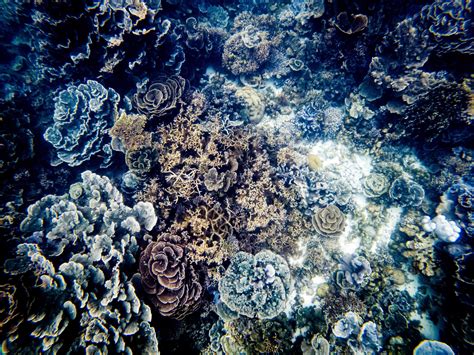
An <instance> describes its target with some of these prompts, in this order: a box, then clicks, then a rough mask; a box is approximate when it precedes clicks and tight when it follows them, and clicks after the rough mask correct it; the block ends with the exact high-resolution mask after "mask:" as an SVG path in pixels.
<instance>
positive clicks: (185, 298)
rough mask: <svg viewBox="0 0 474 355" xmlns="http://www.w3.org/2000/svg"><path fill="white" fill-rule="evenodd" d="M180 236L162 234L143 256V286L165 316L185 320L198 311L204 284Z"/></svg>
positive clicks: (141, 266) (149, 245) (141, 268)
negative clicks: (187, 255) (180, 242)
mask: <svg viewBox="0 0 474 355" xmlns="http://www.w3.org/2000/svg"><path fill="white" fill-rule="evenodd" d="M179 240H180V239H179V237H177V236H174V235H169V234H167V235H162V236H161V237H160V238H159V240H158V241H157V242H151V243H150V244H148V246H147V247H146V249H145V250H144V251H143V252H142V254H141V255H140V275H141V282H142V286H143V288H144V290H145V292H146V293H148V295H149V297H150V300H151V302H152V303H153V305H154V306H155V307H156V309H157V310H158V311H159V312H160V314H161V315H163V316H167V317H173V318H176V319H182V318H184V317H185V316H186V315H188V314H189V313H192V312H193V311H195V310H196V309H197V308H198V306H199V302H200V300H201V297H202V292H203V289H202V286H201V284H200V283H199V276H198V274H197V272H196V270H194V268H193V267H192V266H190V265H188V263H187V260H186V257H185V250H184V247H183V246H182V245H180V244H179Z"/></svg>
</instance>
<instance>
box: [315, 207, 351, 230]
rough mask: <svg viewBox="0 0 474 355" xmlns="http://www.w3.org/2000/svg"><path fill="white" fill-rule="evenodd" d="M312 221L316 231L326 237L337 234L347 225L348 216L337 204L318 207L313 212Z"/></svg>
mask: <svg viewBox="0 0 474 355" xmlns="http://www.w3.org/2000/svg"><path fill="white" fill-rule="evenodd" d="M312 221H313V227H314V229H315V230H316V232H318V233H319V234H321V235H323V236H325V237H330V236H337V235H339V234H341V233H342V232H343V231H344V229H345V227H346V216H344V214H343V213H342V212H341V210H340V209H339V208H338V207H337V206H336V205H329V206H327V207H324V208H318V209H317V210H316V211H314V213H313V219H312Z"/></svg>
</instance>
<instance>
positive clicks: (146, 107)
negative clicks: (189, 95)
mask: <svg viewBox="0 0 474 355" xmlns="http://www.w3.org/2000/svg"><path fill="white" fill-rule="evenodd" d="M185 88H186V80H184V79H183V78H182V77H180V76H170V77H169V78H162V79H161V80H160V81H157V82H155V83H153V84H151V85H150V87H149V88H148V89H146V91H145V92H138V93H136V94H135V95H134V97H133V101H134V103H135V106H136V107H137V110H138V111H139V112H140V113H143V114H146V115H150V116H155V117H160V116H164V115H166V114H167V113H168V112H169V111H170V110H172V109H174V108H175V107H176V105H177V104H178V101H179V100H180V98H181V96H182V95H183V93H184V89H185Z"/></svg>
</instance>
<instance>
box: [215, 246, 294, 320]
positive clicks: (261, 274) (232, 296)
mask: <svg viewBox="0 0 474 355" xmlns="http://www.w3.org/2000/svg"><path fill="white" fill-rule="evenodd" d="M290 281H291V279H290V270H289V268H288V264H287V263H286V261H285V260H284V259H283V258H282V257H281V256H279V255H277V254H274V253H273V252H271V251H269V250H263V251H261V252H259V253H257V254H256V255H251V254H248V253H245V252H239V253H237V254H236V255H235V256H234V257H233V258H232V260H231V264H230V266H229V267H228V268H227V271H226V273H225V275H224V277H223V278H222V279H221V280H220V281H219V292H220V294H221V298H222V301H223V302H224V303H225V304H226V305H227V306H228V307H229V308H230V309H231V310H233V311H235V312H237V313H239V314H241V315H245V316H247V317H251V318H254V317H256V318H260V319H270V318H273V317H276V316H277V315H278V314H280V313H281V312H282V311H283V310H284V308H285V305H286V301H287V300H288V293H289V290H290Z"/></svg>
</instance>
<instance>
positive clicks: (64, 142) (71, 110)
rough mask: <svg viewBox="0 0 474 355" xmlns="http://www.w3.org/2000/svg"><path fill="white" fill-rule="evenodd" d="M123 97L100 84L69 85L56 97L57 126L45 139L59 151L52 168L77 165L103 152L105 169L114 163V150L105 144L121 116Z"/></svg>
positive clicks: (51, 128)
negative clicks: (119, 112)
mask: <svg viewBox="0 0 474 355" xmlns="http://www.w3.org/2000/svg"><path fill="white" fill-rule="evenodd" d="M119 100H120V96H119V95H118V94H117V93H116V92H115V90H113V89H106V88H104V87H103V86H102V85H101V84H99V83H98V82H97V81H94V80H88V81H87V82H86V83H85V84H80V85H78V86H75V85H69V86H68V88H67V89H66V90H63V91H61V92H60V93H59V95H58V96H57V97H56V98H55V106H54V116H53V120H54V123H53V125H52V126H51V127H48V129H47V130H46V132H45V133H44V138H45V139H46V140H47V141H48V142H49V143H51V144H52V145H53V146H54V148H55V149H56V155H57V159H56V160H54V161H53V162H52V163H51V164H52V165H59V164H61V163H67V164H68V165H69V166H77V165H80V164H82V163H83V162H85V161H87V160H89V159H91V158H92V157H93V156H94V155H98V154H99V153H102V154H104V156H105V158H104V159H103V162H102V166H107V165H108V164H109V163H110V159H111V156H112V151H111V148H110V145H109V144H106V143H105V140H106V138H107V132H108V130H109V128H110V127H111V126H112V123H113V120H114V117H115V116H116V115H117V106H118V102H119Z"/></svg>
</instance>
